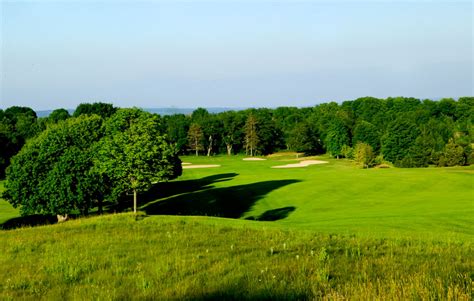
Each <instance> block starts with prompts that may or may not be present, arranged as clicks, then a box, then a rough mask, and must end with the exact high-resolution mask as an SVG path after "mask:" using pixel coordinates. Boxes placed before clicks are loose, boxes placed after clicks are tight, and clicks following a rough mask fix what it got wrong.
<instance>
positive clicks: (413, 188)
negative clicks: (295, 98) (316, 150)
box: [0, 153, 474, 300]
mask: <svg viewBox="0 0 474 301" xmlns="http://www.w3.org/2000/svg"><path fill="white" fill-rule="evenodd" d="M181 160H182V161H183V174H182V176H181V177H179V178H178V179H176V180H172V181H169V182H164V183H157V184H155V185H154V186H153V187H152V188H151V189H150V190H149V191H147V192H145V193H142V194H139V196H138V209H139V213H138V214H137V215H134V214H133V213H120V214H113V212H112V209H111V208H106V210H105V211H106V212H107V211H108V213H106V214H104V215H102V216H94V214H92V216H91V217H88V218H76V219H75V220H71V221H68V222H65V223H61V224H54V225H46V226H35V227H23V228H17V229H11V230H3V231H1V232H0V253H1V254H2V255H3V256H1V259H0V266H1V268H0V272H1V273H0V282H1V283H2V286H0V288H1V290H0V298H1V299H6V300H8V299H11V300H14V299H18V298H26V299H48V300H50V299H75V300H82V299H84V300H85V299H91V298H92V299H100V300H108V299H131V298H138V299H150V300H151V299H176V300H178V299H192V300H196V299H197V300H229V299H231V300H234V299H259V300H261V299H264V300H265V299H266V300H278V299H282V300H286V299H303V300H307V299H342V298H349V299H381V300H386V299H452V300H469V299H470V298H471V297H472V279H473V277H474V265H473V262H474V222H473V216H474V202H473V199H474V190H473V183H474V182H473V176H474V169H473V168H472V166H465V167H446V168H412V169H401V168H393V167H392V168H372V169H362V168H361V167H360V166H357V165H355V164H354V163H353V162H352V161H350V160H346V159H343V160H337V159H333V158H330V157H329V156H317V157H316V156H315V157H299V158H297V157H296V155H295V154H294V153H279V154H278V153H277V154H273V155H269V156H264V157H263V156H262V157H258V158H253V159H251V160H249V159H248V158H246V157H245V156H242V155H240V156H214V157H205V156H200V157H195V156H183V157H181ZM305 161H307V162H309V163H312V164H309V163H308V164H305ZM277 166H280V167H281V166H286V168H275V167H277ZM0 206H1V208H2V210H1V211H0V212H1V216H0V223H3V227H4V228H5V229H7V228H9V227H8V225H10V226H11V225H19V224H21V221H22V220H23V221H28V219H25V218H24V219H22V218H19V214H18V213H17V211H16V209H14V208H12V207H11V206H10V205H9V204H8V203H6V202H4V201H1V202H0ZM131 208H132V197H131V196H130V207H129V208H128V209H127V208H125V211H129V210H131ZM12 221H15V223H12ZM25 224H27V223H26V222H25ZM10 228H14V227H10Z"/></svg>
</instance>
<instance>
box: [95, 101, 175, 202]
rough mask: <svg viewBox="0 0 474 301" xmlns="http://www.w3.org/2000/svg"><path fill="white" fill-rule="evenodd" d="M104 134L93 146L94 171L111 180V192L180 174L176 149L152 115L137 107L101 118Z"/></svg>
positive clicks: (147, 185) (141, 188) (139, 187)
mask: <svg viewBox="0 0 474 301" xmlns="http://www.w3.org/2000/svg"><path fill="white" fill-rule="evenodd" d="M105 131H106V132H105V137H104V138H103V139H101V140H100V142H99V145H98V147H97V150H96V151H97V156H96V159H95V165H96V168H97V171H98V172H100V173H101V174H104V175H106V176H107V177H108V178H109V179H110V180H111V182H112V187H113V195H121V194H122V195H123V194H125V193H127V192H133V193H134V211H136V199H137V193H138V192H141V191H145V190H147V189H149V188H150V187H151V185H152V183H155V182H159V181H166V180H170V179H174V178H176V177H178V176H179V175H181V160H180V159H179V158H178V156H177V149H176V148H174V147H173V146H172V145H170V143H169V142H168V141H167V139H166V136H165V135H163V133H162V132H161V125H160V123H159V121H158V117H157V116H156V115H152V114H150V113H147V112H144V111H141V110H139V109H120V110H118V111H117V113H115V114H114V115H113V116H112V117H110V118H109V119H108V120H107V121H106V122H105Z"/></svg>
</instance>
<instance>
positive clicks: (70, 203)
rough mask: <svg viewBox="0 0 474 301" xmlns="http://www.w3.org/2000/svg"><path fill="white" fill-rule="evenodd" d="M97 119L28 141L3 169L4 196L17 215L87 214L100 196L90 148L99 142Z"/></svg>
mask: <svg viewBox="0 0 474 301" xmlns="http://www.w3.org/2000/svg"><path fill="white" fill-rule="evenodd" d="M101 128H102V119H101V118H100V117H99V116H97V115H93V116H82V117H80V118H73V119H68V120H66V121H61V122H59V123H58V124H56V125H52V126H50V127H48V128H47V129H46V130H45V131H44V132H42V133H41V134H40V135H38V136H37V137H35V138H32V139H31V140H29V141H28V142H27V144H26V145H25V146H24V147H23V148H22V149H21V151H20V152H19V153H18V154H17V155H16V156H14V157H13V159H12V163H11V165H10V166H9V167H8V168H7V177H6V183H5V188H6V191H5V194H4V197H5V198H6V199H7V200H8V201H9V202H10V203H11V204H12V205H13V206H14V207H19V208H20V212H21V214H22V215H27V214H35V213H39V214H57V215H58V219H59V216H60V215H67V214H69V213H71V212H72V211H74V210H79V211H80V212H81V213H83V214H87V212H88V210H89V209H90V208H91V206H92V200H93V199H96V198H97V197H98V194H100V193H101V191H100V187H101V186H100V182H101V180H100V176H99V175H98V174H97V173H95V172H94V171H93V160H92V157H93V155H94V153H93V146H94V144H95V143H96V142H97V141H99V139H100V138H101V137H102V130H101Z"/></svg>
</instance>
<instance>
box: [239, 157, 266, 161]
mask: <svg viewBox="0 0 474 301" xmlns="http://www.w3.org/2000/svg"><path fill="white" fill-rule="evenodd" d="M242 160H244V161H265V160H267V159H263V158H243V159H242Z"/></svg>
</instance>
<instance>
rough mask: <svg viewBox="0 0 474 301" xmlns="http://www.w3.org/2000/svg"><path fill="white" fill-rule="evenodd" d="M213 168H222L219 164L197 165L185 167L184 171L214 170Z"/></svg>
mask: <svg viewBox="0 0 474 301" xmlns="http://www.w3.org/2000/svg"><path fill="white" fill-rule="evenodd" d="M213 167H221V166H220V165H218V164H201V165H199V164H196V165H193V164H192V165H184V166H183V169H194V168H213Z"/></svg>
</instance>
